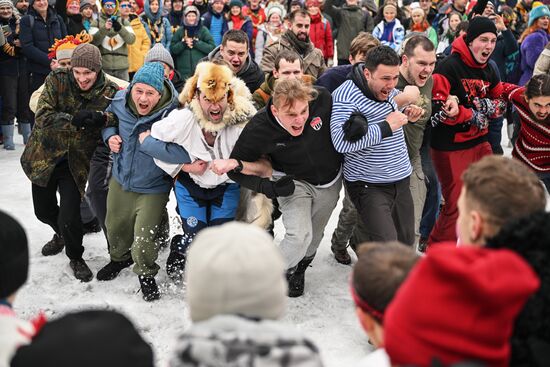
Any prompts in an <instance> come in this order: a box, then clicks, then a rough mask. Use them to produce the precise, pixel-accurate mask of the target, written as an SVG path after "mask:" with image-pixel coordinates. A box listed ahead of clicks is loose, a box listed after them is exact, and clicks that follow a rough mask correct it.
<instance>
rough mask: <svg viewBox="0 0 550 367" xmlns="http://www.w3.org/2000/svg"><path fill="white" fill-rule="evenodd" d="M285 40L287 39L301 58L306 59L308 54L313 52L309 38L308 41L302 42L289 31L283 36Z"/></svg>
mask: <svg viewBox="0 0 550 367" xmlns="http://www.w3.org/2000/svg"><path fill="white" fill-rule="evenodd" d="M283 38H284V39H286V40H287V41H288V42H289V43H290V44H291V45H292V47H293V48H294V49H295V50H296V51H297V52H298V53H299V54H300V56H302V57H305V56H306V54H307V53H308V52H309V51H311V43H310V42H309V37H308V38H307V39H306V41H301V40H299V39H298V37H296V35H295V34H294V32H292V31H291V30H288V31H286V32H285V34H283Z"/></svg>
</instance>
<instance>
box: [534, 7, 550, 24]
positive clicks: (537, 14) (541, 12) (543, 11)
mask: <svg viewBox="0 0 550 367" xmlns="http://www.w3.org/2000/svg"><path fill="white" fill-rule="evenodd" d="M544 16H547V17H550V10H548V6H547V5H539V6H537V7H536V8H535V7H533V9H531V11H530V12H529V27H531V26H532V25H533V23H535V20H537V19H539V18H541V17H544Z"/></svg>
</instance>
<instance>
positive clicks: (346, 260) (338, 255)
mask: <svg viewBox="0 0 550 367" xmlns="http://www.w3.org/2000/svg"><path fill="white" fill-rule="evenodd" d="M330 250H331V251H332V253H333V254H334V258H335V259H336V261H338V262H339V263H340V264H343V265H349V264H351V256H349V254H348V249H347V248H343V249H335V248H333V247H331V248H330Z"/></svg>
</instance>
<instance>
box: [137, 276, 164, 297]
mask: <svg viewBox="0 0 550 367" xmlns="http://www.w3.org/2000/svg"><path fill="white" fill-rule="evenodd" d="M138 279H139V284H140V285H141V293H143V299H144V300H146V301H147V302H151V301H156V300H157V299H160V292H159V287H157V282H156V281H155V278H154V277H147V276H143V275H139V276H138Z"/></svg>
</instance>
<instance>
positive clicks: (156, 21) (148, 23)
mask: <svg viewBox="0 0 550 367" xmlns="http://www.w3.org/2000/svg"><path fill="white" fill-rule="evenodd" d="M162 7H163V1H162V0H159V11H157V13H156V14H153V13H152V12H151V7H150V4H149V0H145V4H144V7H143V14H141V23H143V27H144V28H145V32H147V35H148V36H149V39H150V40H151V47H153V46H154V45H155V43H162V45H163V46H164V48H165V49H167V50H169V49H170V42H171V41H172V26H171V25H170V21H169V20H168V19H166V18H165V17H163V16H162ZM155 27H156V28H157V31H155V29H154V28H155Z"/></svg>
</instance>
